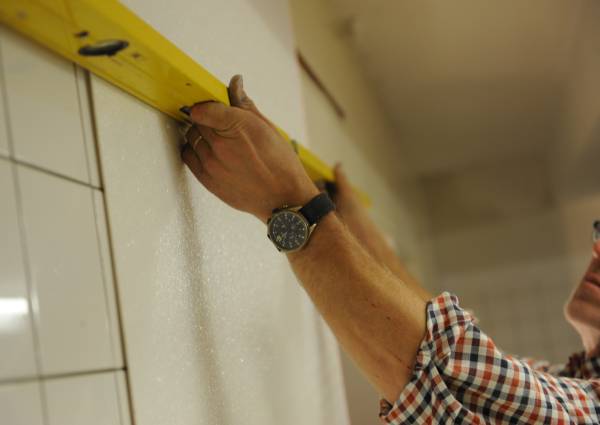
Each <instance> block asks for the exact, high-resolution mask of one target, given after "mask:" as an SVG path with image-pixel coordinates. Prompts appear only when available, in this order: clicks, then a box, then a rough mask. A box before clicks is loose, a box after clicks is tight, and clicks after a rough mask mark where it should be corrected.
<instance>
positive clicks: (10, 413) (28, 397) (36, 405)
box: [0, 382, 43, 425]
mask: <svg viewBox="0 0 600 425" xmlns="http://www.w3.org/2000/svg"><path fill="white" fill-rule="evenodd" d="M39 386H40V384H38V383H37V382H30V383H22V384H4V385H0V418H1V421H2V423H3V424H6V425H43V415H42V402H41V398H40V387H39Z"/></svg>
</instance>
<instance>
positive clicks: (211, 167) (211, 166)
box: [202, 156, 219, 174]
mask: <svg viewBox="0 0 600 425" xmlns="http://www.w3.org/2000/svg"><path fill="white" fill-rule="evenodd" d="M202 167H203V168H204V170H205V171H206V172H207V173H208V174H214V173H216V172H218V169H219V163H218V161H217V160H216V159H215V158H214V157H212V156H208V157H206V158H204V160H203V161H202Z"/></svg>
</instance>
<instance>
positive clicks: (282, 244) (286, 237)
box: [267, 192, 335, 252]
mask: <svg viewBox="0 0 600 425" xmlns="http://www.w3.org/2000/svg"><path fill="white" fill-rule="evenodd" d="M334 210H335V204H334V203H333V201H332V200H331V198H329V196H328V195H327V193H325V192H322V193H320V194H318V195H317V196H315V197H314V198H313V199H311V200H310V201H309V202H308V203H307V204H306V205H304V206H303V207H302V206H300V207H288V206H287V205H284V206H283V207H281V208H277V209H275V210H273V215H271V218H269V220H268V221H267V237H268V238H269V239H270V240H271V242H273V244H274V245H275V247H276V248H277V249H278V250H279V251H280V252H292V251H298V250H299V249H301V248H302V247H304V245H306V244H307V242H308V239H309V238H310V235H311V234H312V232H313V230H314V229H315V227H316V225H317V223H318V222H319V220H321V219H322V218H323V217H325V216H326V215H327V214H329V213H330V212H331V211H334Z"/></svg>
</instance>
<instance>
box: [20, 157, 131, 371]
mask: <svg viewBox="0 0 600 425" xmlns="http://www.w3.org/2000/svg"><path fill="white" fill-rule="evenodd" d="M18 175H19V183H20V187H21V195H22V201H23V220H24V224H25V236H26V241H27V249H28V252H29V258H30V266H31V280H32V289H33V291H35V294H36V296H37V299H38V305H39V307H38V311H36V312H34V314H35V317H36V325H37V327H38V335H39V340H40V350H41V366H42V372H43V373H44V374H53V373H64V372H75V371H85V370H93V369H103V368H108V367H118V366H120V364H119V363H120V362H118V361H116V360H115V356H114V353H115V349H114V347H112V344H111V340H112V338H111V335H110V322H109V316H108V312H107V298H106V293H105V288H104V282H103V270H102V265H101V261H100V252H99V245H98V238H97V233H96V222H95V216H94V203H93V193H92V192H93V190H92V189H90V188H88V187H85V186H83V185H79V184H77V183H73V182H69V181H66V180H63V179H61V178H57V177H53V176H49V175H47V174H45V173H42V172H39V171H33V170H31V169H29V168H26V167H22V166H19V167H18Z"/></svg>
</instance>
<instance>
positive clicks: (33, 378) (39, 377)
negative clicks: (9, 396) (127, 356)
mask: <svg viewBox="0 0 600 425" xmlns="http://www.w3.org/2000/svg"><path fill="white" fill-rule="evenodd" d="M126 370H127V369H126V368H106V369H91V370H82V371H79V372H64V373H49V374H46V375H35V376H27V377H23V378H8V379H2V380H0V386H1V385H10V384H25V383H31V382H39V383H40V384H42V383H43V382H44V381H51V380H54V379H67V378H76V377H80V376H90V375H100V374H102V373H111V372H123V371H126Z"/></svg>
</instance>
